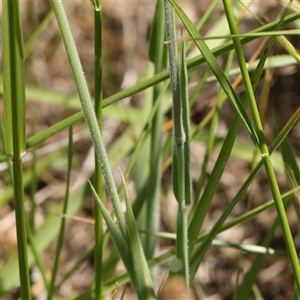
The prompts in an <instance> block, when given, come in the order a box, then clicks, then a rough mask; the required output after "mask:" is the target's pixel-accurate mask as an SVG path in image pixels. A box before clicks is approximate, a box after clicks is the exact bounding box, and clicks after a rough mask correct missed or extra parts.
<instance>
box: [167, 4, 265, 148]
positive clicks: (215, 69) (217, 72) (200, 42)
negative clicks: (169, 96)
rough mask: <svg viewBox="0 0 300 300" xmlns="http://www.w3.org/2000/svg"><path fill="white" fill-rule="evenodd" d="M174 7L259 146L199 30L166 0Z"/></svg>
mask: <svg viewBox="0 0 300 300" xmlns="http://www.w3.org/2000/svg"><path fill="white" fill-rule="evenodd" d="M168 1H169V2H170V3H171V4H172V6H173V7H174V9H175V10H176V12H177V14H178V16H179V17H180V19H181V21H182V22H183V24H184V26H185V27H186V29H187V31H188V32H189V34H190V36H191V37H192V39H194V40H195V44H196V46H197V47H198V49H199V50H200V52H201V53H202V55H203V57H204V59H205V61H206V62H207V64H208V65H209V67H210V68H211V70H212V72H213V73H214V74H215V76H216V77H217V79H218V81H219V83H220V85H221V86H222V88H223V90H224V92H225V93H226V95H227V97H228V99H229V100H230V102H231V104H232V106H233V108H234V109H235V111H236V113H237V115H238V116H239V117H240V119H241V121H242V123H243V124H244V126H245V128H246V130H247V131H248V134H249V135H250V137H251V139H252V141H253V143H254V144H255V145H256V146H257V147H259V145H260V143H259V139H258V137H257V135H256V132H255V130H254V128H253V126H252V124H251V122H250V119H249V117H248V116H247V113H246V111H245V109H244V107H243V105H242V104H241V101H240V99H239V98H238V96H237V95H236V93H235V91H234V89H233V88H232V86H231V84H230V82H229V81H228V78H227V77H226V75H225V74H224V72H223V71H222V69H221V67H220V66H219V64H218V62H217V60H216V58H215V57H214V55H213V53H212V51H211V50H210V49H209V48H208V47H207V45H206V43H205V42H204V41H203V40H198V39H197V38H201V36H200V34H199V32H198V31H197V29H196V28H195V27H194V25H193V23H192V22H191V21H190V19H189V18H188V17H187V16H186V14H185V13H184V11H183V10H182V9H181V8H180V7H179V6H178V5H177V4H176V3H175V2H174V1H173V0H168Z"/></svg>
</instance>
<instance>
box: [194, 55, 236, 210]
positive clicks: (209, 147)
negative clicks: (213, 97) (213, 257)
mask: <svg viewBox="0 0 300 300" xmlns="http://www.w3.org/2000/svg"><path fill="white" fill-rule="evenodd" d="M233 54H234V52H233V51H231V52H230V53H229V57H228V60H227V64H226V69H225V74H226V75H228V73H229V71H230V68H231V65H232V59H233ZM223 96H224V91H223V90H222V89H220V91H219V93H218V97H217V104H216V107H215V113H214V115H213V118H212V122H211V125H210V130H209V138H208V142H207V148H206V152H205V156H204V159H203V163H202V167H201V174H200V178H199V180H198V183H197V189H196V194H195V202H194V203H193V206H194V207H195V204H196V203H197V202H198V201H199V196H200V193H201V190H202V187H203V184H204V181H205V177H206V168H207V165H208V161H209V157H210V153H211V152H212V148H213V146H214V142H215V132H216V128H217V125H218V122H219V115H220V111H221V108H222V104H223Z"/></svg>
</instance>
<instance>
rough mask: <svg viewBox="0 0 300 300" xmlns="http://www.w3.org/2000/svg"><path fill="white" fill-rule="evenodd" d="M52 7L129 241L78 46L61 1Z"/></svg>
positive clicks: (122, 226)
mask: <svg viewBox="0 0 300 300" xmlns="http://www.w3.org/2000/svg"><path fill="white" fill-rule="evenodd" d="M51 5H52V8H53V11H54V14H55V16H56V19H57V22H58V25H59V28H60V32H61V35H62V38H63V41H64V45H65V49H66V52H67V56H68V59H69V63H70V66H71V69H72V73H73V76H74V80H75V84H76V87H77V91H78V94H79V98H80V101H81V105H82V109H83V112H84V115H85V119H86V121H87V124H88V127H89V129H90V132H91V137H92V141H93V144H94V147H95V151H96V154H97V158H98V162H99V163H100V166H101V169H102V172H103V176H104V178H105V181H106V184H107V189H108V193H109V195H110V198H111V201H112V204H113V206H114V209H115V213H116V217H117V220H118V223H119V225H120V230H121V232H122V235H123V237H124V238H125V239H127V232H126V222H125V218H124V215H123V212H122V208H121V205H120V202H119V197H118V192H117V188H116V186H115V182H114V179H113V177H112V173H111V170H110V166H109V162H108V159H107V154H106V151H105V147H104V144H103V141H102V137H101V132H100V129H99V126H98V121H97V118H96V115H95V112H94V108H93V104H92V101H91V98H90V93H89V90H88V87H87V83H86V81H85V77H84V73H83V70H82V67H81V63H80V60H79V57H78V53H77V50H76V46H75V43H74V40H73V37H72V33H71V30H70V27H69V24H68V20H67V17H66V14H65V11H64V8H63V5H62V2H61V1H51Z"/></svg>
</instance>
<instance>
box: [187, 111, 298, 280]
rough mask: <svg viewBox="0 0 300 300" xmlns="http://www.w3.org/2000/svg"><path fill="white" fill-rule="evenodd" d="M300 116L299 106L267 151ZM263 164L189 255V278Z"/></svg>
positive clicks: (275, 144)
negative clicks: (191, 254) (200, 243)
mask: <svg viewBox="0 0 300 300" xmlns="http://www.w3.org/2000/svg"><path fill="white" fill-rule="evenodd" d="M299 116H300V108H299V109H298V113H295V114H294V115H293V116H292V117H291V118H290V120H289V122H288V123H287V124H286V125H285V126H284V128H283V129H282V130H281V131H280V133H279V134H278V135H277V137H276V139H275V140H274V142H273V143H272V145H271V147H270V149H269V152H270V154H272V152H274V151H275V149H276V148H277V147H278V146H279V145H280V144H281V143H282V141H283V139H284V138H285V137H286V135H287V134H288V133H289V132H290V130H291V129H292V128H293V126H294V124H295V123H296V121H297V120H298V118H299ZM262 166H263V160H261V161H260V162H259V163H258V164H257V166H256V167H255V168H254V169H253V170H252V172H251V174H250V175H249V177H248V178H247V179H246V181H245V183H244V184H243V185H242V187H241V188H240V190H239V191H238V193H237V194H236V196H235V197H234V198H233V199H232V201H231V202H230V204H229V205H228V206H227V208H226V209H225V210H224V212H223V214H222V215H221V216H220V217H219V219H218V221H217V222H216V223H215V225H214V226H213V228H212V229H211V230H210V233H209V234H208V236H207V237H206V238H205V241H204V242H203V243H202V245H201V246H200V247H199V248H198V249H197V250H196V251H195V253H194V254H193V256H192V257H191V260H190V264H191V271H190V273H191V278H193V277H194V276H195V274H196V271H197V270H198V268H199V265H200V263H201V261H202V259H203V257H204V256H205V253H206V251H207V250H208V248H209V246H210V244H211V243H212V241H213V239H214V237H215V236H216V235H217V234H218V233H219V232H220V231H219V230H220V228H221V226H222V224H223V223H224V222H225V220H226V218H227V217H228V216H229V214H230V212H231V211H232V210H233V208H234V207H235V205H236V204H237V203H238V201H239V200H240V199H241V197H242V196H243V195H244V194H245V192H246V190H247V188H248V187H249V186H250V184H251V183H252V182H253V180H254V178H255V177H256V175H257V174H258V172H259V171H260V169H261V168H262Z"/></svg>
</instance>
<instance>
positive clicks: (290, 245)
mask: <svg viewBox="0 0 300 300" xmlns="http://www.w3.org/2000/svg"><path fill="white" fill-rule="evenodd" d="M223 4H224V9H225V13H226V15H227V20H228V23H229V27H230V31H231V33H232V34H237V32H238V31H237V27H236V21H235V18H234V15H233V11H232V7H231V3H230V1H227V0H223ZM286 14H287V9H286V10H285V12H284V13H283V15H282V17H281V19H282V20H283V19H284V17H285V15H286ZM233 43H234V47H235V50H236V54H237V58H238V62H239V66H240V69H241V73H242V76H243V80H244V84H245V87H246V93H247V94H248V100H249V105H250V108H251V112H252V117H253V121H254V124H255V127H256V131H257V134H258V139H259V143H258V144H257V146H258V147H259V149H260V151H261V155H262V157H263V160H264V165H265V169H266V173H267V177H268V180H269V183H270V188H271V191H272V194H273V197H274V200H275V204H276V210H277V213H278V215H279V219H280V224H281V227H282V231H283V236H284V240H285V243H286V247H287V249H288V252H289V254H290V260H291V264H292V268H293V271H294V275H295V279H296V283H297V286H298V289H299V290H300V266H299V261H298V257H297V253H296V248H295V244H294V241H293V237H292V234H291V230H290V226H289V223H288V219H287V216H286V212H285V209H284V205H283V203H282V199H281V197H280V190H279V187H278V183H277V179H276V176H275V172H274V169H273V166H272V162H271V159H270V155H269V151H268V147H267V144H266V141H265V136H264V131H263V127H262V123H261V119H260V115H259V111H258V107H257V105H256V100H255V96H254V92H253V88H252V83H251V80H250V76H249V73H248V70H247V66H246V60H245V58H244V54H243V49H242V45H241V43H240V41H239V39H238V38H233Z"/></svg>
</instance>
